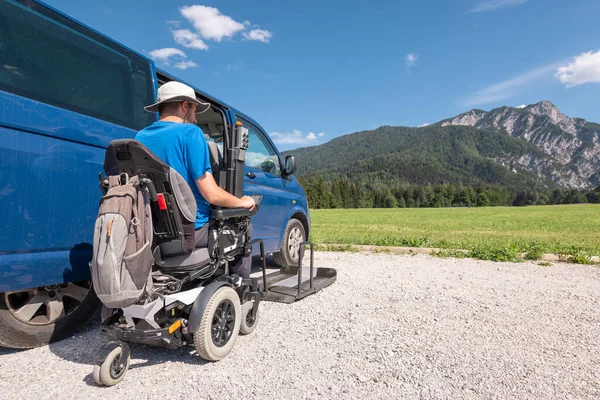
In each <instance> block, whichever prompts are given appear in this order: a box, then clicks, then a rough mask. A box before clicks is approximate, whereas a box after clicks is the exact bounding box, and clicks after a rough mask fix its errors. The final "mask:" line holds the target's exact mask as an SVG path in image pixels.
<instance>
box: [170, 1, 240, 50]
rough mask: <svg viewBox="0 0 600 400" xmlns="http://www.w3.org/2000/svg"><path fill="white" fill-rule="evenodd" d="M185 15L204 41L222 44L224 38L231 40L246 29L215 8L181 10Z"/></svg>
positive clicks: (204, 7)
mask: <svg viewBox="0 0 600 400" xmlns="http://www.w3.org/2000/svg"><path fill="white" fill-rule="evenodd" d="M180 11H181V15H183V16H184V17H185V18H186V19H187V20H188V21H190V23H191V24H192V25H194V28H196V30H197V31H198V33H199V34H200V36H201V37H202V38H204V39H209V40H214V41H216V42H220V41H221V40H223V38H230V37H232V36H233V35H235V34H236V33H238V32H240V31H243V30H244V29H245V26H244V24H241V23H239V22H237V21H235V20H234V19H233V18H231V17H229V16H227V15H223V14H221V12H220V11H219V10H218V9H216V8H214V7H207V6H199V5H195V6H188V7H182V8H180Z"/></svg>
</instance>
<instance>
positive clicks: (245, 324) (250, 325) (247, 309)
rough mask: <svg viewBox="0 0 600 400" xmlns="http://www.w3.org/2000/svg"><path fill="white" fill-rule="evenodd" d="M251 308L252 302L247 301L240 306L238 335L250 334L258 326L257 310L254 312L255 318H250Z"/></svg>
mask: <svg viewBox="0 0 600 400" xmlns="http://www.w3.org/2000/svg"><path fill="white" fill-rule="evenodd" d="M253 307H254V301H247V302H245V303H244V304H242V323H241V324H240V335H249V334H251V333H252V332H254V330H255V329H256V326H257V325H258V310H256V316H255V317H252V308H253Z"/></svg>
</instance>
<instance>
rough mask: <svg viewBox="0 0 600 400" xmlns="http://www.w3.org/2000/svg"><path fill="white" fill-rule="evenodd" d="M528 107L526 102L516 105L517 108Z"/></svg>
mask: <svg viewBox="0 0 600 400" xmlns="http://www.w3.org/2000/svg"><path fill="white" fill-rule="evenodd" d="M525 107H527V106H526V105H525V104H521V105H520V106H516V107H515V108H525Z"/></svg>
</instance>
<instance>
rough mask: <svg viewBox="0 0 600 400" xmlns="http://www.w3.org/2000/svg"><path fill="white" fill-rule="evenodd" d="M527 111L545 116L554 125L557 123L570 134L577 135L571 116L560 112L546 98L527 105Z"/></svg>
mask: <svg viewBox="0 0 600 400" xmlns="http://www.w3.org/2000/svg"><path fill="white" fill-rule="evenodd" d="M527 111H528V112H530V113H531V114H533V115H535V116H539V117H547V118H548V119H549V120H550V121H551V122H552V123H553V124H554V125H557V126H558V127H560V128H561V129H562V130H564V131H565V132H568V133H570V134H571V135H575V136H576V135H577V127H576V125H575V120H574V119H573V118H569V117H567V116H566V115H565V114H563V113H562V112H560V110H559V109H558V107H556V106H555V105H554V104H552V103H550V102H549V101H547V100H543V101H540V102H539V103H536V104H534V105H531V106H529V107H527Z"/></svg>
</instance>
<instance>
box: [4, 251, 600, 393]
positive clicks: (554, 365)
mask: <svg viewBox="0 0 600 400" xmlns="http://www.w3.org/2000/svg"><path fill="white" fill-rule="evenodd" d="M315 254H316V265H317V266H329V267H334V268H337V269H338V281H337V282H336V283H335V284H334V285H333V286H331V287H329V288H327V289H325V290H323V291H322V292H320V293H318V294H316V295H313V296H311V297H308V298H306V299H304V300H302V301H300V302H297V303H295V304H292V305H284V304H276V303H264V304H263V305H262V314H261V320H260V323H259V326H258V328H257V330H256V331H255V332H254V333H253V334H252V335H250V336H245V337H240V338H239V339H238V341H237V343H236V346H235V348H234V350H233V352H232V353H231V354H230V355H229V357H227V358H226V359H225V360H223V361H220V362H217V363H206V362H204V361H202V360H201V359H200V358H199V357H196V356H195V355H193V354H192V352H191V348H189V349H185V350H184V349H181V350H164V349H159V348H153V347H147V346H135V347H133V350H132V367H131V369H130V371H129V373H128V374H127V376H126V377H125V380H124V381H123V382H122V383H120V384H119V385H117V386H115V387H112V388H100V387H96V386H95V384H94V383H93V379H92V376H91V371H92V365H91V364H92V360H93V356H94V353H95V351H96V350H97V349H98V348H99V347H100V344H101V338H100V335H99V334H98V329H97V326H96V325H94V324H90V325H89V326H87V327H84V328H83V329H82V330H81V332H79V333H77V334H76V335H75V336H74V337H73V338H71V339H68V340H65V341H63V342H60V343H56V344H53V345H51V346H47V347H44V348H38V349H33V350H28V351H15V350H8V349H1V348H0V398H4V399H15V398H19V399H20V398H22V399H32V398H38V399H46V398H47V399H50V398H51V399H72V398H73V399H95V398H112V399H117V398H123V399H125V398H126V399H134V400H139V399H146V398H161V399H165V398H176V399H184V398H185V399H192V398H193V399H202V398H205V399H209V398H210V399H303V398H310V399H315V398H341V397H344V398H361V399H362V398H388V399H391V398H393V399H416V398H419V399H446V398H448V399H462V398H465V399H494V398H502V399H525V398H528V399H546V398H560V399H569V398H573V399H593V398H594V399H598V398H600V268H596V267H587V266H581V265H566V264H554V265H552V266H550V267H543V266H539V265H536V264H534V263H521V264H512V263H493V262H486V261H475V260H456V259H439V258H432V257H429V256H424V255H417V256H399V255H387V254H372V253H355V254H351V253H328V252H317V253H315Z"/></svg>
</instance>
